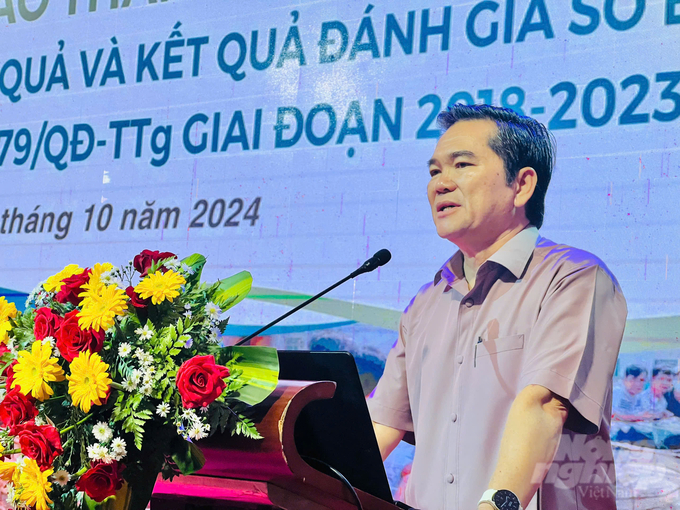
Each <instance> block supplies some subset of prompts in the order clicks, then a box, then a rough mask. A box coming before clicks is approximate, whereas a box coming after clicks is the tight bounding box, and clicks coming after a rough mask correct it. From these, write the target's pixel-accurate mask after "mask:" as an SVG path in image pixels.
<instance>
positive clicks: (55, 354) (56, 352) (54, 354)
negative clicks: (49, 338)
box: [52, 347, 61, 358]
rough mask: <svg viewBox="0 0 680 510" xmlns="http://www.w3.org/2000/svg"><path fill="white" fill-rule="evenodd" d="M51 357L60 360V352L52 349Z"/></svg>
mask: <svg viewBox="0 0 680 510" xmlns="http://www.w3.org/2000/svg"><path fill="white" fill-rule="evenodd" d="M52 357H53V358H60V357H61V352H60V351H59V349H57V348H56V347H55V348H54V349H52Z"/></svg>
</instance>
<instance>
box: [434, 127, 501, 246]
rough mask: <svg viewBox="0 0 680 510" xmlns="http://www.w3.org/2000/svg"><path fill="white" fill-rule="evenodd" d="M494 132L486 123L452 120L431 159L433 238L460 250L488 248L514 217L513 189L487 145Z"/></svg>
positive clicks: (498, 159)
mask: <svg viewBox="0 0 680 510" xmlns="http://www.w3.org/2000/svg"><path fill="white" fill-rule="evenodd" d="M497 131H498V128H497V127H496V124H495V123H494V122H493V121H490V120H465V121H459V122H456V123H455V124H454V125H453V126H451V127H450V128H449V129H448V130H447V131H446V132H445V133H444V134H443V135H442V137H441V138H440V139H439V142H437V146H436V147H435V150H434V154H433V155H432V159H431V160H430V165H429V167H430V176H431V178H430V182H429V184H428V186H427V196H428V199H429V201H430V206H431V208H432V217H433V219H434V224H435V226H436V227H437V234H439V236H440V237H443V238H445V239H448V240H449V241H451V242H453V243H456V244H458V245H459V246H460V244H461V243H462V244H464V245H467V246H469V247H476V248H485V247H487V246H490V245H491V244H492V243H493V242H494V241H496V239H497V238H498V237H499V236H500V235H501V234H502V233H503V232H504V231H506V230H507V228H508V225H509V224H510V222H511V220H512V219H513V213H514V212H515V208H514V199H515V190H514V188H513V187H511V186H508V185H507V184H506V180H505V167H504V164H503V160H502V159H501V158H500V157H499V156H498V155H497V154H496V153H495V152H494V151H493V150H491V147H489V140H491V139H492V138H493V137H494V136H496V133H497Z"/></svg>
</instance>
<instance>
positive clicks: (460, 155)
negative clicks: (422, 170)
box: [427, 151, 477, 168]
mask: <svg viewBox="0 0 680 510" xmlns="http://www.w3.org/2000/svg"><path fill="white" fill-rule="evenodd" d="M476 157H477V155H476V154H475V153H474V152H472V151H454V152H452V153H451V154H449V155H448V160H449V161H453V160H455V159H456V158H476ZM437 163H439V160H438V159H436V158H432V159H430V160H429V161H428V162H427V166H428V168H429V167H431V166H432V165H436V164H437Z"/></svg>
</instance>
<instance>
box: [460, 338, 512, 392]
mask: <svg viewBox="0 0 680 510" xmlns="http://www.w3.org/2000/svg"><path fill="white" fill-rule="evenodd" d="M475 349H476V350H475V353H474V356H475V357H474V363H473V369H472V370H473V373H474V374H475V375H478V376H479V377H481V378H482V379H483V382H481V384H482V385H483V387H484V388H485V392H486V394H487V395H493V396H494V397H493V398H494V399H499V398H514V396H516V395H517V384H518V382H519V377H520V373H521V368H522V358H523V355H524V335H523V334H521V335H512V336H504V337H502V338H497V339H495V340H487V341H482V342H478V343H477V344H475ZM489 398H491V397H489ZM498 402H499V403H500V401H498Z"/></svg>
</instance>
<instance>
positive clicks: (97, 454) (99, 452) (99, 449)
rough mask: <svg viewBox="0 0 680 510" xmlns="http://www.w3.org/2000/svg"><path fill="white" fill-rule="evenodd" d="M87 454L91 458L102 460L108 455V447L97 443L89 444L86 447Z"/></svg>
mask: <svg viewBox="0 0 680 510" xmlns="http://www.w3.org/2000/svg"><path fill="white" fill-rule="evenodd" d="M87 456H88V457H90V458H91V459H92V460H102V461H106V459H107V458H109V457H110V455H109V450H108V448H106V446H103V445H100V444H99V443H95V444H91V445H90V446H88V447H87ZM107 464H108V463H107Z"/></svg>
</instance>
